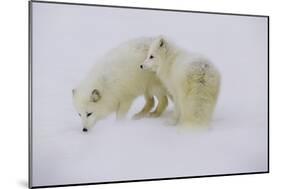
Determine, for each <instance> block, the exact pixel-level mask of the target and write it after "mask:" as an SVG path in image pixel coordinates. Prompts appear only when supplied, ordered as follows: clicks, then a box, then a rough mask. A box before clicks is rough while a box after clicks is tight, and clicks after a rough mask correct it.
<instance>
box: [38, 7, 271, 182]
mask: <svg viewBox="0 0 281 189" xmlns="http://www.w3.org/2000/svg"><path fill="white" fill-rule="evenodd" d="M33 4H34V8H33V11H34V12H33V15H34V20H33V40H34V41H33V154H32V157H33V185H34V186H37V185H54V184H70V183H86V182H104V181H117V180H135V179H150V178H166V177H180V176H198V175H213V174H227V173H245V172H257V171H266V170H267V161H268V159H267V134H268V133H267V71H268V70H267V23H266V19H265V18H254V17H242V16H225V15H209V14H194V13H179V12H159V11H145V10H130V9H114V8H101V7H88V6H86V7H85V6H71V5H57V4H41V3H33ZM159 34H163V35H166V36H168V37H169V38H171V39H173V40H174V42H175V43H177V44H178V45H180V46H182V47H185V48H186V49H188V50H190V51H194V52H199V53H202V54H204V55H206V56H207V57H209V58H210V59H211V60H212V61H213V62H214V64H215V65H216V66H217V67H218V68H219V70H220V71H221V74H222V87H221V93H220V97H219V101H218V105H217V108H216V112H215V115H214V120H213V122H212V126H211V127H210V128H209V129H208V130H198V131H194V130H187V131H184V132H183V131H179V130H178V128H177V127H176V126H167V125H166V124H165V122H166V121H167V119H168V118H169V116H170V115H171V112H172V111H173V105H172V103H170V105H169V108H168V110H167V111H166V112H165V114H164V115H163V116H162V117H160V118H157V119H142V120H137V121H134V120H130V119H129V117H131V116H132V115H133V114H134V113H136V112H138V111H139V110H140V109H141V107H142V106H143V104H144V100H143V98H142V97H139V98H138V99H137V100H136V101H135V102H134V104H133V106H132V107H131V109H130V113H129V115H128V119H127V120H126V121H123V122H116V121H115V119H114V118H115V117H114V115H110V116H109V117H108V118H107V119H105V120H103V121H100V122H98V124H97V125H96V127H95V128H94V129H92V130H91V131H90V132H88V133H82V131H81V129H82V125H81V123H80V120H79V119H80V118H79V116H78V115H77V113H76V112H75V110H74V108H73V106H72V94H71V89H72V88H74V87H75V86H76V85H77V84H78V82H79V81H80V80H81V79H82V78H83V77H84V76H85V74H86V73H87V72H88V70H89V69H90V68H91V67H93V66H94V63H95V59H97V58H98V57H99V56H100V55H102V54H103V53H105V52H106V51H107V50H109V49H110V48H112V47H114V46H116V45H118V44H119V43H121V42H123V41H126V40H128V39H131V38H135V37H140V36H157V35H159Z"/></svg>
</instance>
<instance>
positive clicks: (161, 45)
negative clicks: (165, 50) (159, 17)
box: [159, 38, 165, 47]
mask: <svg viewBox="0 0 281 189" xmlns="http://www.w3.org/2000/svg"><path fill="white" fill-rule="evenodd" d="M164 44H165V41H164V39H163V38H160V40H159V47H163V46H164Z"/></svg>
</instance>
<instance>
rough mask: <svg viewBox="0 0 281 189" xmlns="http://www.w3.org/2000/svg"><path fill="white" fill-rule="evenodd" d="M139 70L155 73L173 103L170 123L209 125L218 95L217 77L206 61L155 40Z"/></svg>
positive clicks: (158, 39)
mask: <svg viewBox="0 0 281 189" xmlns="http://www.w3.org/2000/svg"><path fill="white" fill-rule="evenodd" d="M140 67H141V68H142V69H144V70H146V69H148V70H151V71H154V72H156V74H157V76H158V77H159V78H160V80H161V81H162V83H163V84H164V85H165V86H166V88H167V90H168V92H169V93H170V94H171V96H172V99H173V101H174V103H175V114H174V120H173V124H177V123H179V124H183V125H190V126H192V125H207V124H208V123H209V121H210V119H211V117H212V114H213V111H214V108H215V105H216V101H217V97H218V93H219V88H220V74H219V72H218V70H217V69H216V68H215V67H214V66H213V65H212V64H211V63H210V62H209V61H208V60H206V59H205V58H203V57H202V56H199V55H196V54H192V53H188V52H186V51H184V50H182V49H180V48H178V47H176V46H175V45H173V44H172V43H171V42H170V41H167V40H166V39H164V38H163V37H157V38H156V39H155V40H154V41H153V42H152V44H151V46H150V49H149V52H148V56H147V58H146V60H145V61H144V63H143V64H142V65H141V66H140Z"/></svg>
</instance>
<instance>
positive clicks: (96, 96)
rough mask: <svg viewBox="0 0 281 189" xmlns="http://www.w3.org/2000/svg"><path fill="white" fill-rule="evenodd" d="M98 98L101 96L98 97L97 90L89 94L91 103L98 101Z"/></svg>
mask: <svg viewBox="0 0 281 189" xmlns="http://www.w3.org/2000/svg"><path fill="white" fill-rule="evenodd" d="M100 98H101V95H100V92H99V90H98V89H94V90H93V91H92V94H91V100H92V101H93V102H97V101H99V100H100Z"/></svg>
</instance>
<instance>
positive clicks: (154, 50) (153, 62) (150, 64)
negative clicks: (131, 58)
mask: <svg viewBox="0 0 281 189" xmlns="http://www.w3.org/2000/svg"><path fill="white" fill-rule="evenodd" d="M166 53H167V43H166V41H165V39H164V38H163V37H162V36H160V37H157V38H156V39H154V40H153V42H152V43H151V45H150V47H149V50H148V55H147V57H146V59H145V61H144V63H143V64H141V65H140V68H141V69H144V70H150V71H153V72H156V71H157V69H158V67H159V66H160V64H161V62H163V61H164V60H165V57H166Z"/></svg>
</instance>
